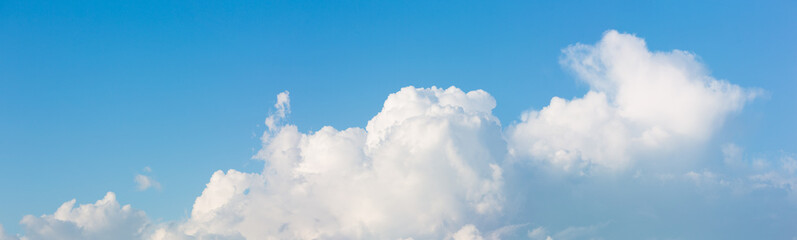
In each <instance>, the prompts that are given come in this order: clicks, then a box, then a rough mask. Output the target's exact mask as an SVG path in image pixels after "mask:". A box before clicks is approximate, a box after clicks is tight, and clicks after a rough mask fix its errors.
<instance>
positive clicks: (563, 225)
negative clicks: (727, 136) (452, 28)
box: [0, 31, 797, 240]
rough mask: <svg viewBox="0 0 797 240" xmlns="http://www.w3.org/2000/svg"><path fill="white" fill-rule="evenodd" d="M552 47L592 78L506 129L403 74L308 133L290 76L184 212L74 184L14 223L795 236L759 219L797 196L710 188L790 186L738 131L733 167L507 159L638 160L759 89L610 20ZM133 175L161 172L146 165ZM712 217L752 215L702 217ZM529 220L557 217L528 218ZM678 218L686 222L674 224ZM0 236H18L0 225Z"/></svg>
mask: <svg viewBox="0 0 797 240" xmlns="http://www.w3.org/2000/svg"><path fill="white" fill-rule="evenodd" d="M562 63H563V64H564V65H565V66H567V67H569V68H570V69H572V70H573V71H574V72H575V73H576V74H577V76H579V77H580V78H581V79H582V80H583V81H585V82H587V83H588V84H589V85H590V87H591V90H590V91H589V92H588V93H586V94H585V95H584V96H583V97H580V98H575V99H571V100H565V99H561V98H557V97H554V98H553V99H552V100H551V103H550V105H549V106H547V107H544V108H542V109H541V110H539V111H530V112H527V113H524V114H523V115H522V119H521V121H520V122H518V123H516V124H513V125H511V126H509V127H508V128H507V129H502V127H501V123H500V121H499V120H498V119H497V118H496V117H495V116H493V115H492V110H493V108H494V107H495V106H496V102H495V100H494V99H493V97H492V96H490V95H489V94H488V93H486V92H484V91H482V90H475V91H470V92H464V91H462V90H460V89H457V88H455V87H450V88H447V89H441V88H436V87H432V88H415V87H406V88H403V89H401V90H400V91H398V92H396V93H393V94H391V95H390V96H388V98H387V100H385V102H384V105H383V108H382V110H381V111H380V112H379V113H378V114H376V115H375V116H374V117H373V118H372V119H371V120H370V121H368V124H367V125H366V126H365V128H349V129H343V130H339V129H335V128H333V127H323V128H321V129H319V130H318V131H315V132H308V133H303V132H299V130H298V128H297V127H296V126H293V125H290V124H286V122H287V121H285V118H286V117H287V116H288V114H289V113H290V98H289V93H288V92H287V91H286V92H283V93H280V94H279V95H278V96H277V102H276V104H275V105H274V108H275V112H273V113H272V114H271V115H270V116H269V117H268V118H267V119H266V120H265V125H266V127H267V131H265V132H264V134H263V136H262V138H261V141H262V148H261V149H260V151H259V152H258V153H257V154H256V155H255V156H254V158H255V159H258V160H262V161H263V162H264V163H265V164H264V169H263V170H262V171H260V172H254V173H247V172H240V171H237V170H234V169H231V170H227V171H221V170H219V171H216V172H215V173H213V175H212V176H211V177H210V180H209V181H208V183H207V185H206V187H205V189H204V190H203V191H202V193H201V195H200V196H199V197H198V198H196V200H195V202H194V205H193V208H192V210H191V215H190V217H188V218H187V219H183V220H180V221H174V222H165V223H161V224H152V223H150V222H149V221H148V220H147V218H146V215H145V214H144V213H143V212H141V211H138V210H134V209H132V208H131V207H130V206H129V205H124V206H120V204H119V203H118V202H117V201H116V198H115V195H114V194H113V193H108V194H107V195H106V196H105V198H103V199H102V200H99V201H97V202H96V203H94V204H84V205H80V206H78V207H75V202H76V201H75V200H72V201H69V202H66V203H64V204H63V205H62V206H61V207H60V208H58V210H57V211H56V212H55V213H54V214H52V215H43V216H41V217H34V216H25V217H24V218H23V220H22V225H23V226H24V228H25V229H26V235H25V236H24V237H22V239H31V240H32V239H151V240H167V239H168V240H173V239H457V240H462V239H501V238H502V237H506V238H521V237H528V238H531V239H548V240H550V239H584V238H590V237H595V238H598V237H599V236H600V237H604V236H608V238H609V239H615V238H620V239H627V238H632V239H634V238H645V237H650V236H654V237H661V236H664V237H672V238H684V237H686V238H698V239H701V238H728V237H741V236H750V235H751V234H747V235H744V234H741V235H740V234H739V232H738V231H737V229H742V228H743V226H744V227H748V226H753V227H758V228H761V229H763V228H765V227H769V228H768V229H769V230H781V231H779V232H778V231H768V232H767V233H770V232H771V234H769V235H766V234H764V235H766V236H764V238H773V239H780V238H784V237H785V236H789V235H788V234H790V233H791V232H788V231H783V230H782V228H778V227H780V226H779V225H773V224H770V223H769V222H765V221H759V222H756V219H766V218H767V217H770V216H775V217H780V218H782V219H784V220H782V222H787V223H788V222H793V220H795V217H793V216H797V215H795V214H793V213H794V209H793V208H780V207H781V206H783V205H776V204H774V205H765V204H759V205H752V206H751V205H749V204H748V205H744V203H742V205H739V203H738V202H733V199H732V198H730V197H729V196H731V195H725V192H724V190H715V189H726V188H728V187H729V186H730V187H731V188H733V186H746V187H740V189H744V191H742V192H746V193H749V192H752V191H758V190H761V189H763V190H772V189H775V190H779V191H784V190H785V191H786V192H787V193H788V195H793V192H794V190H795V189H794V187H793V186H797V181H795V179H797V178H795V177H794V174H795V171H797V161H795V160H794V158H792V157H789V156H787V157H783V158H781V161H780V162H774V161H768V160H761V159H758V160H753V161H746V160H745V158H744V154H743V153H742V148H741V147H738V146H736V145H733V144H728V145H725V146H724V148H723V149H722V151H723V153H724V162H725V163H726V164H727V165H728V168H729V169H730V168H731V165H733V168H735V169H737V170H736V171H739V172H742V173H743V174H740V175H739V176H728V175H725V174H720V173H717V172H715V171H714V169H712V170H695V171H686V173H685V174H684V172H678V173H664V174H641V172H642V171H644V169H642V170H640V169H637V171H636V172H637V174H634V175H633V176H631V175H629V174H617V175H611V176H612V177H603V176H604V175H600V176H597V175H591V176H586V177H578V178H576V179H575V180H574V179H573V178H569V177H570V175H567V174H564V175H561V174H557V173H559V171H558V170H557V171H553V172H549V169H550V168H546V167H540V166H541V165H536V164H517V163H518V161H514V160H516V159H517V158H520V159H524V160H525V159H528V158H531V159H536V160H539V161H541V162H543V163H545V164H550V165H551V166H555V167H556V168H559V169H565V170H567V171H576V172H579V173H585V175H589V174H586V173H588V172H589V171H592V170H593V169H607V170H609V171H615V170H622V169H626V168H629V167H630V166H632V165H633V163H634V161H644V160H646V158H644V157H639V156H640V154H641V153H645V152H647V151H668V150H677V147H678V146H680V145H679V144H685V143H686V144H688V143H699V142H704V141H706V139H708V138H710V136H711V134H712V132H713V131H715V130H716V128H717V127H718V126H720V125H721V124H722V122H723V120H724V119H725V118H726V117H727V115H729V114H731V113H733V112H735V111H739V110H740V109H741V108H742V107H743V105H744V104H745V103H746V102H747V101H749V100H750V99H752V98H753V96H754V95H755V91H750V90H745V89H742V88H741V87H739V86H736V85H733V84H730V83H727V82H725V81H721V80H716V79H714V78H712V77H710V76H709V75H708V74H707V73H706V70H704V69H703V67H702V65H701V64H700V63H699V62H697V61H696V60H695V57H694V56H693V55H692V54H690V53H687V52H682V51H672V52H650V51H649V50H648V49H647V48H646V46H645V43H644V41H643V40H641V39H639V38H637V37H635V36H632V35H628V34H620V33H618V32H615V31H609V32H607V33H606V34H605V36H604V37H603V39H602V40H601V41H600V42H599V43H597V44H595V45H581V44H578V45H574V46H571V47H568V48H567V49H565V50H564V57H563V58H562ZM717 162H723V161H722V160H718V161H717ZM720 170H723V169H720ZM149 171H150V170H149V169H147V170H145V172H149ZM562 176H565V177H562ZM726 179H730V180H726ZM136 182H137V183H138V184H139V187H140V188H141V189H147V188H149V187H153V186H157V182H155V181H154V180H152V179H151V178H150V177H148V176H146V175H143V174H141V175H139V176H136ZM692 186H693V188H689V187H692ZM707 189H708V190H707ZM704 193H710V194H715V195H717V196H721V197H716V198H712V199H714V200H710V201H718V200H716V199H720V200H725V199H731V200H727V201H728V202H723V204H714V203H713V202H708V201H707V200H706V199H707V198H705V197H704V196H703V195H704ZM751 199H752V200H751ZM755 200H756V199H754V198H750V199H742V200H740V201H747V202H755ZM738 206H744V207H747V208H750V209H754V210H755V211H753V210H751V211H750V213H749V214H746V213H744V212H741V213H739V212H734V213H730V214H729V213H728V211H727V209H743V208H744V207H742V208H740V207H738ZM733 214H739V215H733ZM744 214H746V215H744ZM730 215H733V216H730ZM740 216H742V217H740ZM715 219H753V220H750V221H743V220H740V221H739V222H732V223H725V225H714V226H712V225H708V226H706V225H707V223H713V222H714V221H711V220H715ZM531 222H534V224H539V225H542V226H546V228H549V229H554V230H560V231H558V232H557V231H554V232H548V231H546V228H543V227H537V228H533V229H532V228H529V226H531ZM608 222H612V224H611V225H609V224H608ZM595 223H605V224H597V225H596V224H595ZM661 223H668V224H661ZM574 225H576V226H587V227H573V226H574ZM662 225H667V229H664V228H661V226H662ZM695 226H700V227H701V229H697V230H695V229H694V227H695ZM729 226H730V227H729ZM772 226H774V227H772ZM703 227H705V228H703ZM480 228H481V229H482V230H484V231H480V230H479V229H480ZM521 229H522V230H521ZM629 229H631V230H629ZM633 229H637V230H636V231H637V232H634V231H633ZM720 230H722V231H720ZM682 232H689V233H690V234H692V235H676V234H675V233H682ZM518 234H520V235H518ZM700 234H703V235H700ZM723 234H724V235H723ZM521 235H522V236H521ZM707 236H708V237H707ZM3 239H15V238H14V237H11V236H7V235H6V234H5V233H4V232H3V230H2V228H1V227H0V240H3Z"/></svg>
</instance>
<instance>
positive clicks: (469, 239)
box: [450, 224, 484, 240]
mask: <svg viewBox="0 0 797 240" xmlns="http://www.w3.org/2000/svg"><path fill="white" fill-rule="evenodd" d="M450 239H451V240H484V237H482V235H481V232H479V229H476V226H473V225H472V224H468V225H465V226H463V227H462V228H461V229H459V231H457V232H456V233H454V235H452V236H451V238H450Z"/></svg>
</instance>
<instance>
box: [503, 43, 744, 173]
mask: <svg viewBox="0 0 797 240" xmlns="http://www.w3.org/2000/svg"><path fill="white" fill-rule="evenodd" d="M562 52H563V57H562V60H561V63H562V64H563V65H564V66H565V67H567V68H569V69H571V70H572V71H573V72H575V74H576V76H578V78H579V79H581V80H582V81H584V82H586V83H587V84H588V85H589V86H590V91H589V92H588V93H587V94H586V95H584V96H583V97H580V98H574V99H572V100H566V99H562V98H559V97H554V98H553V99H551V103H550V105H548V106H546V107H544V108H542V109H541V110H538V111H529V112H526V113H524V114H523V115H522V117H521V122H519V123H517V124H515V125H513V126H511V127H510V128H509V129H508V131H507V135H508V136H509V139H510V146H511V148H512V152H513V153H514V154H516V155H517V156H525V157H532V158H534V159H538V160H542V161H546V162H549V163H551V164H553V165H555V166H558V167H560V168H562V169H564V170H568V171H579V172H584V171H588V170H589V169H590V168H594V167H598V168H600V169H610V170H618V169H624V168H626V167H627V166H629V164H630V163H631V162H632V160H633V159H634V158H633V156H634V154H635V153H637V152H643V151H649V150H657V149H668V148H673V146H674V145H675V144H678V143H683V142H693V143H694V142H702V141H705V140H706V139H707V138H709V137H710V136H711V133H712V132H713V131H714V130H716V128H717V127H718V126H720V125H721V124H722V123H723V121H724V119H725V118H726V116H727V115H728V114H730V113H733V112H736V111H739V110H740V109H741V108H742V107H743V106H744V104H745V103H746V102H748V101H750V100H751V99H753V98H754V97H755V95H756V93H757V91H755V90H747V89H743V88H741V87H739V86H737V85H734V84H731V83H728V82H726V81H724V80H717V79H715V78H713V77H711V76H710V75H709V74H708V71H707V70H706V69H705V67H704V66H703V64H701V63H700V62H699V61H697V59H696V56H695V55H694V54H692V53H689V52H685V51H680V50H673V51H670V52H651V51H650V50H648V48H647V46H646V44H645V41H644V40H643V39H641V38H638V37H636V36H634V35H630V34H623V33H619V32H617V31H614V30H612V31H608V32H606V33H605V34H604V36H603V39H601V40H600V41H599V42H598V43H596V44H595V45H585V44H576V45H572V46H569V47H567V48H566V49H564V50H563V51H562Z"/></svg>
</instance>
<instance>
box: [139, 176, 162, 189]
mask: <svg viewBox="0 0 797 240" xmlns="http://www.w3.org/2000/svg"><path fill="white" fill-rule="evenodd" d="M135 181H136V185H137V188H138V190H139V191H144V190H147V189H149V188H155V189H161V184H160V183H159V182H158V181H155V179H152V177H150V176H146V175H142V174H138V175H136V178H135Z"/></svg>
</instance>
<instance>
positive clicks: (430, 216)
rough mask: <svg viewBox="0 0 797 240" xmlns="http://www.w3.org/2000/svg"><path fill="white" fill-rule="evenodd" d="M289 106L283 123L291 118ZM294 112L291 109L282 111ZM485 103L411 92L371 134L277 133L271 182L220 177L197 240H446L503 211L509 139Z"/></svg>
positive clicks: (265, 152) (201, 211) (195, 218)
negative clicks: (208, 239) (223, 239)
mask: <svg viewBox="0 0 797 240" xmlns="http://www.w3.org/2000/svg"><path fill="white" fill-rule="evenodd" d="M288 102H289V99H288V98H287V93H285V94H284V95H283V94H280V96H279V97H278V104H277V105H276V107H277V108H278V109H279V108H280V107H285V108H284V109H279V110H278V111H277V113H276V115H274V116H273V117H269V118H268V119H273V120H272V121H274V120H277V119H280V118H284V117H285V116H284V115H281V114H283V113H284V112H288V111H289V108H287V103H288ZM281 103H284V104H281ZM494 107H495V100H494V99H493V98H492V96H490V95H489V94H487V93H486V92H484V91H481V90H477V91H471V92H463V91H461V90H460V89H457V88H454V87H451V88H448V89H441V88H436V87H432V88H414V87H407V88H403V89H401V90H400V91H399V92H397V93H394V94H391V95H390V96H389V97H388V98H387V100H386V101H385V103H384V107H383V109H382V111H381V112H379V113H378V114H377V115H376V116H375V117H374V118H373V119H371V121H369V122H368V125H367V126H366V127H365V129H362V128H349V129H345V130H337V129H334V128H332V127H324V128H322V129H320V130H318V131H316V132H313V133H307V134H305V133H300V132H299V131H298V130H297V128H296V127H295V126H292V125H284V126H279V125H269V124H267V125H268V126H269V130H268V131H267V133H266V134H264V136H265V137H264V138H263V148H262V150H261V151H260V152H258V153H257V155H256V156H255V158H256V159H260V160H263V161H265V162H266V167H265V169H264V170H263V172H262V173H242V172H238V171H235V170H229V171H227V172H226V173H225V172H222V171H218V172H216V173H214V174H213V176H212V177H211V180H210V182H209V183H208V184H207V188H206V189H205V190H204V191H203V192H202V195H201V196H200V197H199V198H197V200H196V202H195V203H194V208H193V210H192V212H191V217H190V219H188V220H187V221H186V222H185V224H183V225H182V226H180V227H178V228H177V229H176V230H177V231H181V234H184V235H186V236H193V237H202V236H205V235H209V234H212V235H218V236H233V237H243V238H247V239H255V238H262V237H264V236H269V237H272V238H283V239H284V238H289V239H316V238H380V239H390V238H392V239H395V238H404V237H416V238H430V237H431V238H442V237H444V236H445V234H447V233H450V232H454V231H457V229H459V228H460V227H461V226H463V225H464V224H468V223H470V222H468V221H472V220H474V219H477V218H478V217H483V216H491V215H494V214H497V213H499V212H501V210H502V201H503V195H502V192H501V191H502V181H503V180H502V169H501V167H499V162H500V161H502V160H503V158H504V157H505V155H506V154H505V152H506V143H505V141H504V140H503V137H502V129H501V126H500V123H499V121H498V119H497V118H496V117H494V116H493V115H492V113H491V111H492V109H493V108H494Z"/></svg>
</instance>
